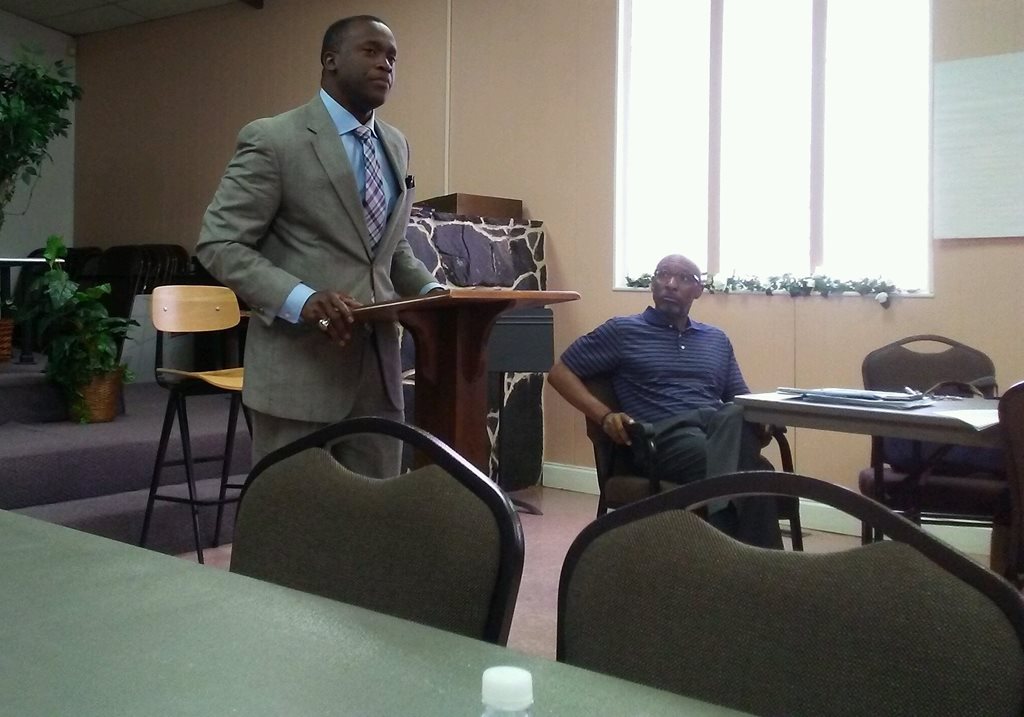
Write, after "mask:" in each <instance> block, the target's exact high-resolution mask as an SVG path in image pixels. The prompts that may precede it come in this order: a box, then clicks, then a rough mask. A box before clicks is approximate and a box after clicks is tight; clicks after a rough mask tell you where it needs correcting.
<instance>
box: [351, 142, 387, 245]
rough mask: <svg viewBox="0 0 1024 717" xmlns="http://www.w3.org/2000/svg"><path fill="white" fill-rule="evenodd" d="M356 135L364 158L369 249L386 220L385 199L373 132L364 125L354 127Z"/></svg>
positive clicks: (365, 205) (365, 207)
mask: <svg viewBox="0 0 1024 717" xmlns="http://www.w3.org/2000/svg"><path fill="white" fill-rule="evenodd" d="M355 133H356V136H357V137H359V139H360V141H361V142H362V144H363V157H364V158H365V159H366V188H365V190H364V191H363V211H364V212H365V214H366V228H367V229H368V230H369V232H370V249H372V250H373V251H376V250H377V244H378V243H379V242H380V236H381V234H383V233H384V224H385V223H386V222H387V200H386V199H385V197H384V178H383V176H382V175H381V171H380V163H378V162H377V150H376V148H375V147H374V146H373V133H372V132H371V131H370V128H369V127H367V126H365V125H359V126H358V127H356V129H355Z"/></svg>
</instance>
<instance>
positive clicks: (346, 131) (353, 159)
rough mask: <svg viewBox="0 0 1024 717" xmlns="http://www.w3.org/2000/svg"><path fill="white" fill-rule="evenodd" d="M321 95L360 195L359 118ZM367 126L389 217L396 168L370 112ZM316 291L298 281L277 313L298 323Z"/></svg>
mask: <svg viewBox="0 0 1024 717" xmlns="http://www.w3.org/2000/svg"><path fill="white" fill-rule="evenodd" d="M320 99H321V100H322V101H323V103H324V106H325V107H326V108H327V113H328V114H329V115H330V116H331V119H332V120H333V121H334V126H335V127H337V128H338V134H339V135H341V145H342V148H344V150H345V155H346V156H347V157H348V161H349V164H350V165H351V167H352V174H353V175H354V176H355V180H356V188H357V189H358V190H359V196H363V194H364V193H365V191H366V158H365V157H364V156H363V143H362V141H361V140H360V139H359V138H358V137H357V136H356V133H355V129H356V127H358V126H359V121H358V120H357V119H356V118H355V117H353V116H352V113H351V112H349V111H348V110H346V109H345V108H344V107H342V106H341V105H339V104H338V103H337V102H336V101H335V99H334V98H333V97H331V96H330V95H329V94H327V93H326V92H325V91H324V90H322V89H321V90H320ZM366 126H367V127H369V128H370V131H371V132H373V143H374V148H375V150H376V152H377V162H378V163H379V164H380V168H381V174H383V175H384V198H385V199H386V200H387V206H388V216H389V217H390V216H391V212H392V210H394V208H395V201H396V200H397V198H398V195H399V187H398V178H397V177H396V176H395V171H394V170H393V169H392V168H391V163H390V162H388V160H387V155H386V154H385V153H384V145H383V144H381V141H380V138H379V137H378V136H377V132H376V127H375V125H374V118H373V116H372V115H371V116H370V120H369V122H367V123H366ZM439 286H441V285H440V284H438V283H434V282H432V283H430V284H427V285H426V286H424V287H423V289H422V291H421V292H420V293H421V294H425V293H427V292H428V291H430V290H431V289H433V288H435V287H439ZM315 293H316V292H315V291H314V290H313V289H311V288H310V287H308V286H306V285H305V284H302V283H300V284H297V285H296V286H295V288H294V289H292V291H291V293H290V294H288V298H287V299H285V301H284V304H283V305H282V306H281V309H280V310H279V311H278V312H277V315H278V316H279V317H281V318H282V319H284V320H285V321H290V322H291V323H293V324H297V323H299V321H300V320H301V314H302V307H303V306H305V305H306V301H307V300H308V299H309V297H310V296H312V295H313V294H315Z"/></svg>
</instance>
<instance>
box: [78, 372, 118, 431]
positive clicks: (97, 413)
mask: <svg viewBox="0 0 1024 717" xmlns="http://www.w3.org/2000/svg"><path fill="white" fill-rule="evenodd" d="M123 376H124V374H123V372H122V371H121V370H120V369H118V370H116V371H111V372H110V373H107V374H103V375H102V376H96V377H95V378H93V380H92V381H90V382H89V383H87V384H86V385H85V386H83V387H82V398H83V403H82V415H80V416H73V418H75V419H77V420H80V421H83V422H85V423H106V422H108V421H113V420H114V418H115V417H116V416H117V408H118V401H119V399H120V397H121V384H122V379H123Z"/></svg>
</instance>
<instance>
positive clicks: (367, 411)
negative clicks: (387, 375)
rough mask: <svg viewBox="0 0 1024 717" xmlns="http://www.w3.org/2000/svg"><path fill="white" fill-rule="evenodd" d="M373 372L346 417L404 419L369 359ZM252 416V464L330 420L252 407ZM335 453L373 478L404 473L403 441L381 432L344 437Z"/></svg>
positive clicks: (368, 376)
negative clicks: (300, 417) (302, 418)
mask: <svg viewBox="0 0 1024 717" xmlns="http://www.w3.org/2000/svg"><path fill="white" fill-rule="evenodd" d="M367 364H368V365H369V367H370V371H369V372H368V373H367V374H366V375H364V376H363V380H362V384H361V385H360V386H359V387H358V389H357V391H358V395H357V396H356V400H355V403H354V404H353V405H352V410H351V411H349V414H348V416H346V417H345V418H356V417H359V416H380V417H381V418H390V419H392V420H394V421H404V420H405V416H404V412H403V411H402V410H400V409H396V408H395V407H394V406H393V405H392V404H391V401H390V399H389V398H388V397H387V394H386V391H385V390H384V382H383V380H382V379H381V376H380V369H379V367H378V364H377V362H376V361H368V362H367ZM249 414H250V416H251V418H252V464H253V465H254V466H255V465H256V463H257V462H259V461H260V459H262V458H263V457H264V456H266V455H267V454H268V453H270V452H272V451H275V450H277V449H278V448H281V447H282V446H286V445H288V444H289V443H292V442H294V441H297V440H298V439H300V438H304V437H305V436H308V435H309V434H310V433H314V432H316V431H318V430H320V429H321V428H326V427H327V426H329V425H331V424H330V423H319V422H316V421H299V420H294V419H291V418H282V417H280V416H273V415H270V414H267V413H262V412H260V411H254V410H252V409H249ZM331 453H332V454H334V457H335V458H336V459H337V460H338V462H339V463H341V464H342V465H343V466H345V467H346V468H348V469H349V470H351V471H354V472H356V473H359V474H361V475H365V476H369V477H371V478H390V477H392V476H397V475H399V474H400V473H401V472H402V442H401V441H399V440H398V439H397V438H391V437H390V436H382V435H379V434H366V433H359V434H353V435H352V436H349V437H346V438H342V439H341V440H339V441H338V442H337V443H335V444H334V445H332V446H331Z"/></svg>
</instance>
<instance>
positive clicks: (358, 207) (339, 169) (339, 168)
mask: <svg viewBox="0 0 1024 717" xmlns="http://www.w3.org/2000/svg"><path fill="white" fill-rule="evenodd" d="M306 106H307V107H308V108H309V112H308V113H307V114H308V124H307V126H308V128H309V131H310V132H312V134H313V137H312V143H313V151H314V152H315V153H316V156H317V159H319V160H320V164H321V165H322V166H323V168H324V171H325V172H326V173H327V177H328V178H329V179H330V180H331V185H332V186H333V187H334V191H335V192H336V193H337V194H338V198H339V199H340V200H341V203H342V205H344V207H345V211H346V212H348V215H349V217H350V218H351V219H352V226H354V227H355V228H356V230H357V231H358V232H359V237H360V238H361V239H362V241H363V247H364V248H365V249H366V251H367V253H369V252H370V233H369V231H367V229H366V215H365V214H364V213H363V200H362V198H361V197H360V196H359V190H358V188H357V187H356V179H355V175H353V174H352V167H351V166H350V165H349V163H348V158H347V157H346V156H345V150H344V148H343V147H342V146H341V137H339V136H338V128H337V127H335V126H334V121H333V120H331V115H330V114H328V112H327V108H326V107H324V103H323V101H322V100H321V99H320V97H319V96H317V97H314V98H313V101H312V102H310V103H309V104H308V105H306ZM403 184H404V183H403Z"/></svg>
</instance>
